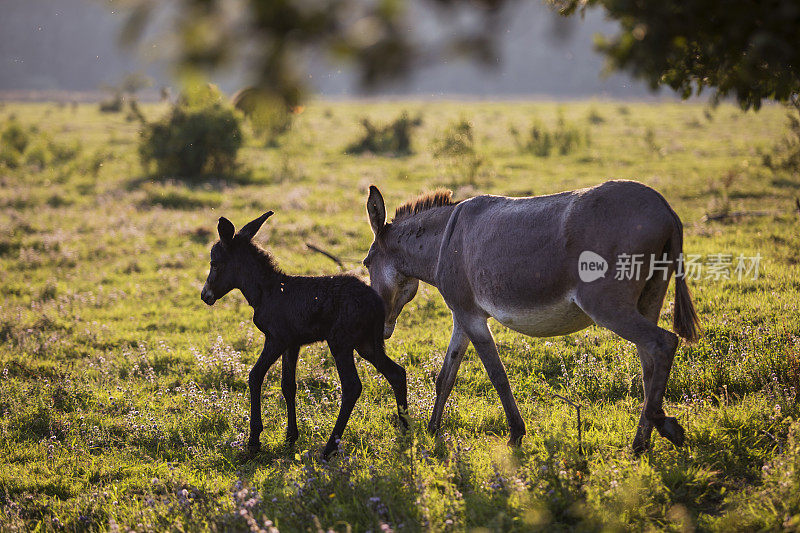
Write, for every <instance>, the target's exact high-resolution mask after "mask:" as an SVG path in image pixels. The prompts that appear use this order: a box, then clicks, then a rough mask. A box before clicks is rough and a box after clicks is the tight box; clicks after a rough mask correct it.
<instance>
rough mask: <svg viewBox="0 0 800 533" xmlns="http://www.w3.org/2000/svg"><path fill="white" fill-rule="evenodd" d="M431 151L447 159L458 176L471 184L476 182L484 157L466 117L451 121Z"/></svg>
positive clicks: (434, 154)
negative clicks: (480, 153) (478, 148)
mask: <svg viewBox="0 0 800 533" xmlns="http://www.w3.org/2000/svg"><path fill="white" fill-rule="evenodd" d="M431 153H432V154H433V157H435V158H438V159H442V160H445V161H446V162H447V163H448V166H449V167H450V169H451V171H452V172H453V173H454V174H456V175H457V177H458V178H462V177H465V178H466V181H467V182H468V183H470V184H475V180H476V178H477V177H478V172H479V171H480V168H481V167H482V166H483V164H484V159H483V158H482V157H481V156H480V155H478V153H477V152H476V151H475V138H474V134H473V130H472V123H470V122H469V121H467V120H464V119H462V120H460V121H457V122H453V123H451V124H450V125H449V126H448V127H447V129H446V130H445V131H444V134H443V135H442V137H440V138H438V139H436V140H434V141H433V143H432V145H431Z"/></svg>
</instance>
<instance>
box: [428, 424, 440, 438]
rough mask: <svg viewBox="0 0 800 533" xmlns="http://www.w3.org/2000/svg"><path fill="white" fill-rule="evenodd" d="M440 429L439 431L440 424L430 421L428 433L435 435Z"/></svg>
mask: <svg viewBox="0 0 800 533" xmlns="http://www.w3.org/2000/svg"><path fill="white" fill-rule="evenodd" d="M438 431H439V426H438V425H437V424H434V423H433V422H428V434H429V435H430V436H431V437H435V436H436V433H437V432H438Z"/></svg>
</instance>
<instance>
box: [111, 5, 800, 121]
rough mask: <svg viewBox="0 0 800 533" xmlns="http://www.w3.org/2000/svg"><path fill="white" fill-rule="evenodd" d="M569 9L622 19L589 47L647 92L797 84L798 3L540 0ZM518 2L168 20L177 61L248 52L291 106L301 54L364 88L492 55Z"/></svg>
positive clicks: (772, 89) (143, 12)
mask: <svg viewBox="0 0 800 533" xmlns="http://www.w3.org/2000/svg"><path fill="white" fill-rule="evenodd" d="M546 1H547V2H548V3H549V4H550V5H551V6H552V7H553V8H554V9H556V10H557V11H558V12H559V13H561V14H562V15H565V16H569V15H573V14H575V13H580V12H582V11H583V10H585V9H589V8H593V7H599V8H602V9H603V10H604V11H605V13H606V15H607V16H608V17H609V18H610V19H612V20H615V21H618V22H619V25H620V27H619V32H618V33H617V34H615V35H612V36H600V37H598V40H597V45H596V46H597V49H598V50H599V51H601V52H602V53H603V54H605V56H606V57H607V59H608V64H609V67H610V69H612V70H624V71H628V72H630V73H632V74H633V75H634V76H635V77H638V78H640V79H643V80H645V81H646V82H647V83H648V84H649V85H650V87H652V88H653V89H655V88H657V87H659V86H668V87H671V88H672V89H674V90H676V91H677V92H678V93H679V94H680V95H681V96H683V97H684V98H685V97H689V96H691V95H693V94H700V93H701V92H702V91H703V90H704V89H707V88H708V89H711V90H712V91H713V92H712V95H713V98H715V99H719V98H723V97H728V96H732V97H735V98H736V99H737V100H738V102H739V104H740V105H741V106H742V107H743V108H751V107H752V108H755V109H758V108H759V107H760V106H761V103H762V101H764V100H777V101H787V100H789V99H790V98H793V97H796V95H797V93H798V91H799V90H800V46H798V44H799V43H800V1H798V0H764V1H760V0H742V1H739V2H719V1H717V0H694V1H691V2H685V1H683V0H659V1H657V2H652V1H648V0H546ZM515 3H516V2H515V0H419V1H414V2H412V1H408V0H177V1H176V4H175V5H176V6H177V8H176V9H175V16H174V18H173V20H172V22H171V29H172V30H174V33H175V34H176V35H177V37H178V39H177V44H178V50H179V60H180V64H181V65H183V66H186V67H191V68H215V67H219V66H220V65H222V64H224V63H226V61H228V60H230V59H231V58H232V57H236V58H237V59H241V57H243V56H244V57H246V58H247V60H246V68H248V69H250V70H251V71H252V72H253V73H254V74H255V76H254V77H255V78H256V82H257V84H258V85H259V86H261V87H262V88H264V89H267V90H269V91H272V92H273V93H274V94H276V95H279V96H280V97H282V98H283V99H284V100H285V101H286V102H288V103H289V104H296V103H297V102H298V101H299V100H300V99H301V98H302V94H303V90H304V88H305V79H306V77H305V74H304V67H303V65H304V63H305V62H306V61H308V60H309V58H312V59H313V58H318V57H320V55H322V54H324V55H326V56H328V57H329V58H333V59H334V60H335V61H341V62H344V63H347V64H349V65H352V67H353V68H354V69H355V71H356V72H357V73H358V75H359V78H360V81H361V85H362V86H363V87H365V88H374V87H376V86H379V85H380V84H384V83H387V82H391V81H393V80H397V79H402V78H404V77H406V76H407V75H408V74H409V73H410V72H412V71H414V70H415V69H418V68H419V67H420V66H423V65H426V64H429V63H431V62H435V61H442V60H444V58H447V57H452V56H453V55H461V56H468V57H470V58H471V59H473V60H478V61H481V60H482V61H487V62H488V61H490V60H493V59H494V58H495V57H497V55H498V54H497V52H496V47H497V44H498V43H497V40H498V37H497V36H498V35H499V34H501V32H500V31H499V27H498V23H499V21H500V14H501V12H504V13H510V14H511V15H513V9H514V4H515ZM129 4H130V5H132V10H131V15H130V17H129V19H128V24H127V26H126V29H125V31H124V35H123V37H124V38H125V39H127V40H136V39H137V38H139V36H141V34H142V29H143V28H144V27H145V25H146V23H147V21H148V20H149V19H150V18H151V12H152V10H153V8H154V6H155V5H156V2H154V1H153V0H129ZM431 17H433V18H436V19H437V21H438V22H437V24H438V26H436V27H437V28H438V29H443V31H437V32H435V33H436V34H437V35H438V37H437V38H436V39H426V40H425V41H424V42H420V35H421V34H422V33H424V32H420V31H419V29H420V27H430V26H429V22H430V21H429V20H427V19H428V18H431Z"/></svg>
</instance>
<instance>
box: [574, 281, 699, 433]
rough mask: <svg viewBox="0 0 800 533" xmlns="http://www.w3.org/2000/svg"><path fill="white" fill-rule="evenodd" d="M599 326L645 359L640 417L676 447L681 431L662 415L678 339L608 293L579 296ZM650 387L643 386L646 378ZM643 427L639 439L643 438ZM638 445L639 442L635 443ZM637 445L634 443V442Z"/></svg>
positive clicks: (587, 311)
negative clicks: (628, 343)
mask: <svg viewBox="0 0 800 533" xmlns="http://www.w3.org/2000/svg"><path fill="white" fill-rule="evenodd" d="M576 303H578V305H579V306H580V307H581V309H583V311H584V312H585V313H586V314H587V315H589V317H590V318H591V319H592V320H594V322H595V323H596V324H598V325H599V326H603V327H604V328H607V329H610V330H611V331H613V332H614V333H616V334H617V335H619V336H620V337H622V338H623V339H625V340H628V341H630V342H632V343H634V344H635V345H636V346H637V348H641V351H640V352H639V353H640V354H642V355H645V356H646V357H645V358H644V359H643V361H646V362H644V363H643V365H642V367H643V370H644V372H645V377H644V379H645V386H646V387H647V389H646V390H645V404H644V411H643V412H644V418H645V419H646V421H647V422H649V423H650V424H652V425H653V426H655V428H656V429H657V430H658V432H659V433H660V434H661V436H662V437H664V438H666V439H667V440H669V441H670V442H672V443H673V444H675V445H676V446H681V445H682V444H683V441H684V430H683V428H682V427H681V426H680V424H678V422H677V420H675V418H673V417H668V416H666V415H665V414H664V409H663V401H664V392H665V390H666V387H667V379H668V378H669V372H670V370H671V368H672V360H673V358H674V357H675V350H676V349H677V348H678V337H677V335H675V334H674V333H672V332H669V331H667V330H665V329H662V328H660V327H658V326H657V325H655V324H654V323H653V322H652V321H650V320H648V319H647V318H645V317H644V316H642V315H641V314H640V313H639V310H638V309H637V308H636V306H635V305H630V304H628V305H625V304H624V303H623V302H619V301H617V302H616V305H615V302H614V300H613V299H609V298H608V294H595V295H585V294H584V295H582V296H580V297H579V300H578V301H577V302H576ZM648 374H649V375H650V384H649V386H647V383H646V380H647V375H648ZM645 432H646V426H645V428H644V429H643V434H642V438H643V439H644V437H645V436H646V434H645ZM639 442H642V441H639ZM637 444H638V443H637Z"/></svg>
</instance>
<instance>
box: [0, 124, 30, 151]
mask: <svg viewBox="0 0 800 533" xmlns="http://www.w3.org/2000/svg"><path fill="white" fill-rule="evenodd" d="M0 141H2V144H3V145H4V146H7V147H9V148H11V149H13V150H15V151H16V152H17V153H18V154H21V153H22V152H24V151H25V148H27V147H28V143H30V141H31V138H30V134H29V133H28V132H27V131H26V130H25V128H23V127H22V124H20V123H19V122H18V121H17V120H16V119H14V118H12V119H11V120H9V121H8V124H6V127H5V128H3V133H2V134H0Z"/></svg>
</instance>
